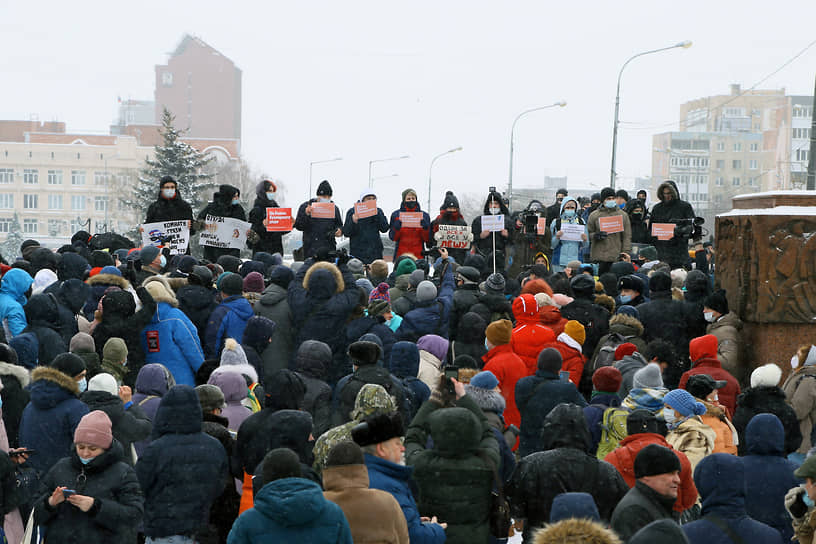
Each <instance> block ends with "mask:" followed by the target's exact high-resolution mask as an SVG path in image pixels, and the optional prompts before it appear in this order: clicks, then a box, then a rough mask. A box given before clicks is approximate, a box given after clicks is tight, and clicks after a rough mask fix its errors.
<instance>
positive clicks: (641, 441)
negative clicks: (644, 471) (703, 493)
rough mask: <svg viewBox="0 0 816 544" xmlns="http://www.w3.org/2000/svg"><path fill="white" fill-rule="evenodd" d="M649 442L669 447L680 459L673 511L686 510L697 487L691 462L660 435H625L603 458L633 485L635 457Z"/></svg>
mask: <svg viewBox="0 0 816 544" xmlns="http://www.w3.org/2000/svg"><path fill="white" fill-rule="evenodd" d="M649 444H657V445H658V446H663V447H664V448H669V449H670V450H672V451H673V452H674V454H675V455H677V458H678V459H680V487H678V488H677V501H675V503H674V511H675V512H682V511H684V510H688V509H689V508H691V506H692V505H693V504H694V503H695V502H696V501H697V487H696V486H695V485H694V478H692V473H691V463H689V460H688V457H686V454H685V453H683V452H682V451H677V450H675V449H674V448H672V447H671V446H670V445H669V443H668V442H666V439H665V438H663V437H662V436H661V435H659V434H656V433H640V434H633V435H631V436H627V437H626V438H624V439H623V440H621V441H620V444H618V447H617V449H615V450H614V451H611V452H609V453H608V454H607V455H606V457H604V459H603V460H604V461H606V462H607V463H609V464H611V465H612V466H614V467H615V468H616V469H618V472H620V475H621V476H623V479H624V480H625V481H626V485H628V486H629V487H635V457H637V454H638V453H640V450H642V449H643V448H645V447H646V446H648V445H649Z"/></svg>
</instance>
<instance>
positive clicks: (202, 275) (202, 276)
mask: <svg viewBox="0 0 816 544" xmlns="http://www.w3.org/2000/svg"><path fill="white" fill-rule="evenodd" d="M190 273H191V274H195V276H196V277H197V278H198V279H199V280H201V283H202V284H204V285H209V284H211V283H212V279H213V275H212V272H211V271H210V269H209V268H207V267H206V266H203V265H200V264H197V265H195V266H194V267H193V270H192V272H190Z"/></svg>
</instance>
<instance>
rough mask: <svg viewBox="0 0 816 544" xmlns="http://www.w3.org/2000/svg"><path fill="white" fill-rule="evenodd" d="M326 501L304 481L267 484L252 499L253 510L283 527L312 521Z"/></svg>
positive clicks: (284, 480)
mask: <svg viewBox="0 0 816 544" xmlns="http://www.w3.org/2000/svg"><path fill="white" fill-rule="evenodd" d="M326 504H328V501H327V500H326V499H325V498H324V497H323V490H322V489H320V486H319V485H317V484H316V483H314V482H312V481H311V480H307V479H305V478H282V479H280V480H275V481H274V482H269V483H268V484H266V485H265V486H263V488H261V490H260V491H259V492H258V494H257V495H256V496H255V505H254V508H255V509H256V510H257V511H258V512H260V513H262V514H263V515H264V516H266V517H268V518H270V519H272V520H273V521H274V522H275V523H276V524H277V525H280V526H283V527H297V526H299V525H306V524H308V523H311V522H313V521H315V520H316V519H317V518H319V517H320V515H321V514H322V513H323V510H324V509H325V508H326Z"/></svg>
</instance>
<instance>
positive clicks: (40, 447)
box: [20, 366, 88, 473]
mask: <svg viewBox="0 0 816 544" xmlns="http://www.w3.org/2000/svg"><path fill="white" fill-rule="evenodd" d="M29 391H30V393H31V401H30V402H29V403H28V405H27V406H26V407H25V409H24V410H23V417H22V418H21V420H20V446H23V447H26V448H28V449H32V450H35V451H36V453H34V454H32V455H31V457H29V458H28V465H29V466H31V467H33V468H35V469H37V470H38V471H41V472H43V473H45V472H46V471H48V470H49V469H50V468H51V467H52V466H54V464H56V462H57V461H59V460H60V459H62V458H63V457H68V456H69V455H71V445H72V444H73V443H74V431H75V430H76V426H77V425H78V424H79V420H80V419H82V416H84V415H85V414H87V413H88V407H87V406H86V405H85V403H84V402H82V401H81V400H79V398H77V395H78V394H79V388H78V386H77V382H76V381H74V379H73V378H71V377H69V376H66V375H65V374H63V373H62V372H60V371H59V370H56V369H53V368H49V367H46V366H41V367H38V368H35V369H34V371H33V372H32V373H31V385H30V386H29Z"/></svg>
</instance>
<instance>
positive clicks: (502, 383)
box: [482, 344, 527, 428]
mask: <svg viewBox="0 0 816 544" xmlns="http://www.w3.org/2000/svg"><path fill="white" fill-rule="evenodd" d="M482 360H483V361H484V362H485V365H484V367H483V368H482V370H489V371H490V372H492V373H493V375H494V376H496V378H497V379H498V380H499V388H501V394H502V397H504V401H505V403H506V406H505V408H504V421H505V423H507V424H508V425H515V426H516V427H518V428H521V414H520V413H519V411H518V408H516V382H517V381H519V380H520V379H521V378H524V377H525V376H527V367H526V366H525V365H524V362H522V360H521V359H520V358H519V356H518V355H516V354H515V353H513V348H512V347H511V346H510V344H503V345H501V346H496V347H495V348H493V349H491V350H490V351H488V352H487V353H486V354H485V355H483V356H482Z"/></svg>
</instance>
